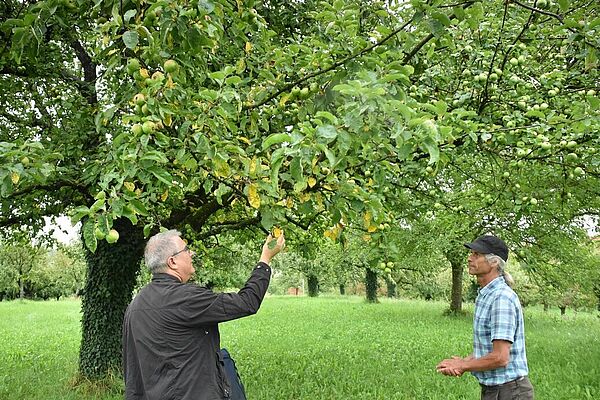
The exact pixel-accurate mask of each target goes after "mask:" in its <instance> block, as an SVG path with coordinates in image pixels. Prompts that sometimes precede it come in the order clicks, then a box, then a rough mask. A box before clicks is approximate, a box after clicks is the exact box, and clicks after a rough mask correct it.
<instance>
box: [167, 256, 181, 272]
mask: <svg viewBox="0 0 600 400" xmlns="http://www.w3.org/2000/svg"><path fill="white" fill-rule="evenodd" d="M167 267H168V268H170V269H175V270H176V269H177V267H178V265H177V261H175V258H174V257H169V258H167Z"/></svg>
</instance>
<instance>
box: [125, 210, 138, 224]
mask: <svg viewBox="0 0 600 400" xmlns="http://www.w3.org/2000/svg"><path fill="white" fill-rule="evenodd" d="M121 215H122V216H124V217H126V218H127V219H129V220H130V221H131V223H132V224H133V225H136V224H137V223H138V219H137V217H136V215H135V213H134V211H133V210H132V209H131V208H130V207H129V206H125V207H123V212H122V213H121Z"/></svg>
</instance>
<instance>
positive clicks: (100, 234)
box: [94, 228, 106, 240]
mask: <svg viewBox="0 0 600 400" xmlns="http://www.w3.org/2000/svg"><path fill="white" fill-rule="evenodd" d="M94 236H96V239H98V240H102V239H104V238H105V237H106V235H105V234H104V232H103V231H102V229H100V228H96V229H94Z"/></svg>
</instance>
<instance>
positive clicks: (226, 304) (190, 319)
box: [184, 262, 271, 326]
mask: <svg viewBox="0 0 600 400" xmlns="http://www.w3.org/2000/svg"><path fill="white" fill-rule="evenodd" d="M270 279H271V267H270V266H268V265H267V264H265V263H262V262H260V263H258V264H257V265H256V267H255V268H254V270H253V271H252V274H251V275H250V278H249V279H248V280H247V281H246V284H245V285H244V287H243V288H242V289H240V291H239V292H237V293H214V292H213V291H211V290H209V289H206V288H203V287H199V286H196V285H189V290H188V292H187V293H186V299H185V305H184V309H185V312H184V315H185V320H186V322H187V324H188V325H190V326H201V325H208V324H214V323H219V322H225V321H230V320H233V319H237V318H241V317H245V316H247V315H252V314H256V312H257V311H258V309H259V307H260V305H261V303H262V301H263V299H264V297H265V294H266V293H267V288H268V287H269V281H270Z"/></svg>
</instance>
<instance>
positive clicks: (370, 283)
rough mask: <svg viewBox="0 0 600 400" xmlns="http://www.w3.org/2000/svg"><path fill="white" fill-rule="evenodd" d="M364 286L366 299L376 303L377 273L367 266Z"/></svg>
mask: <svg viewBox="0 0 600 400" xmlns="http://www.w3.org/2000/svg"><path fill="white" fill-rule="evenodd" d="M365 288H366V290H367V301H368V302H369V303H377V302H378V300H377V273H376V272H375V271H373V270H372V269H370V268H367V272H366V274H365Z"/></svg>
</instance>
